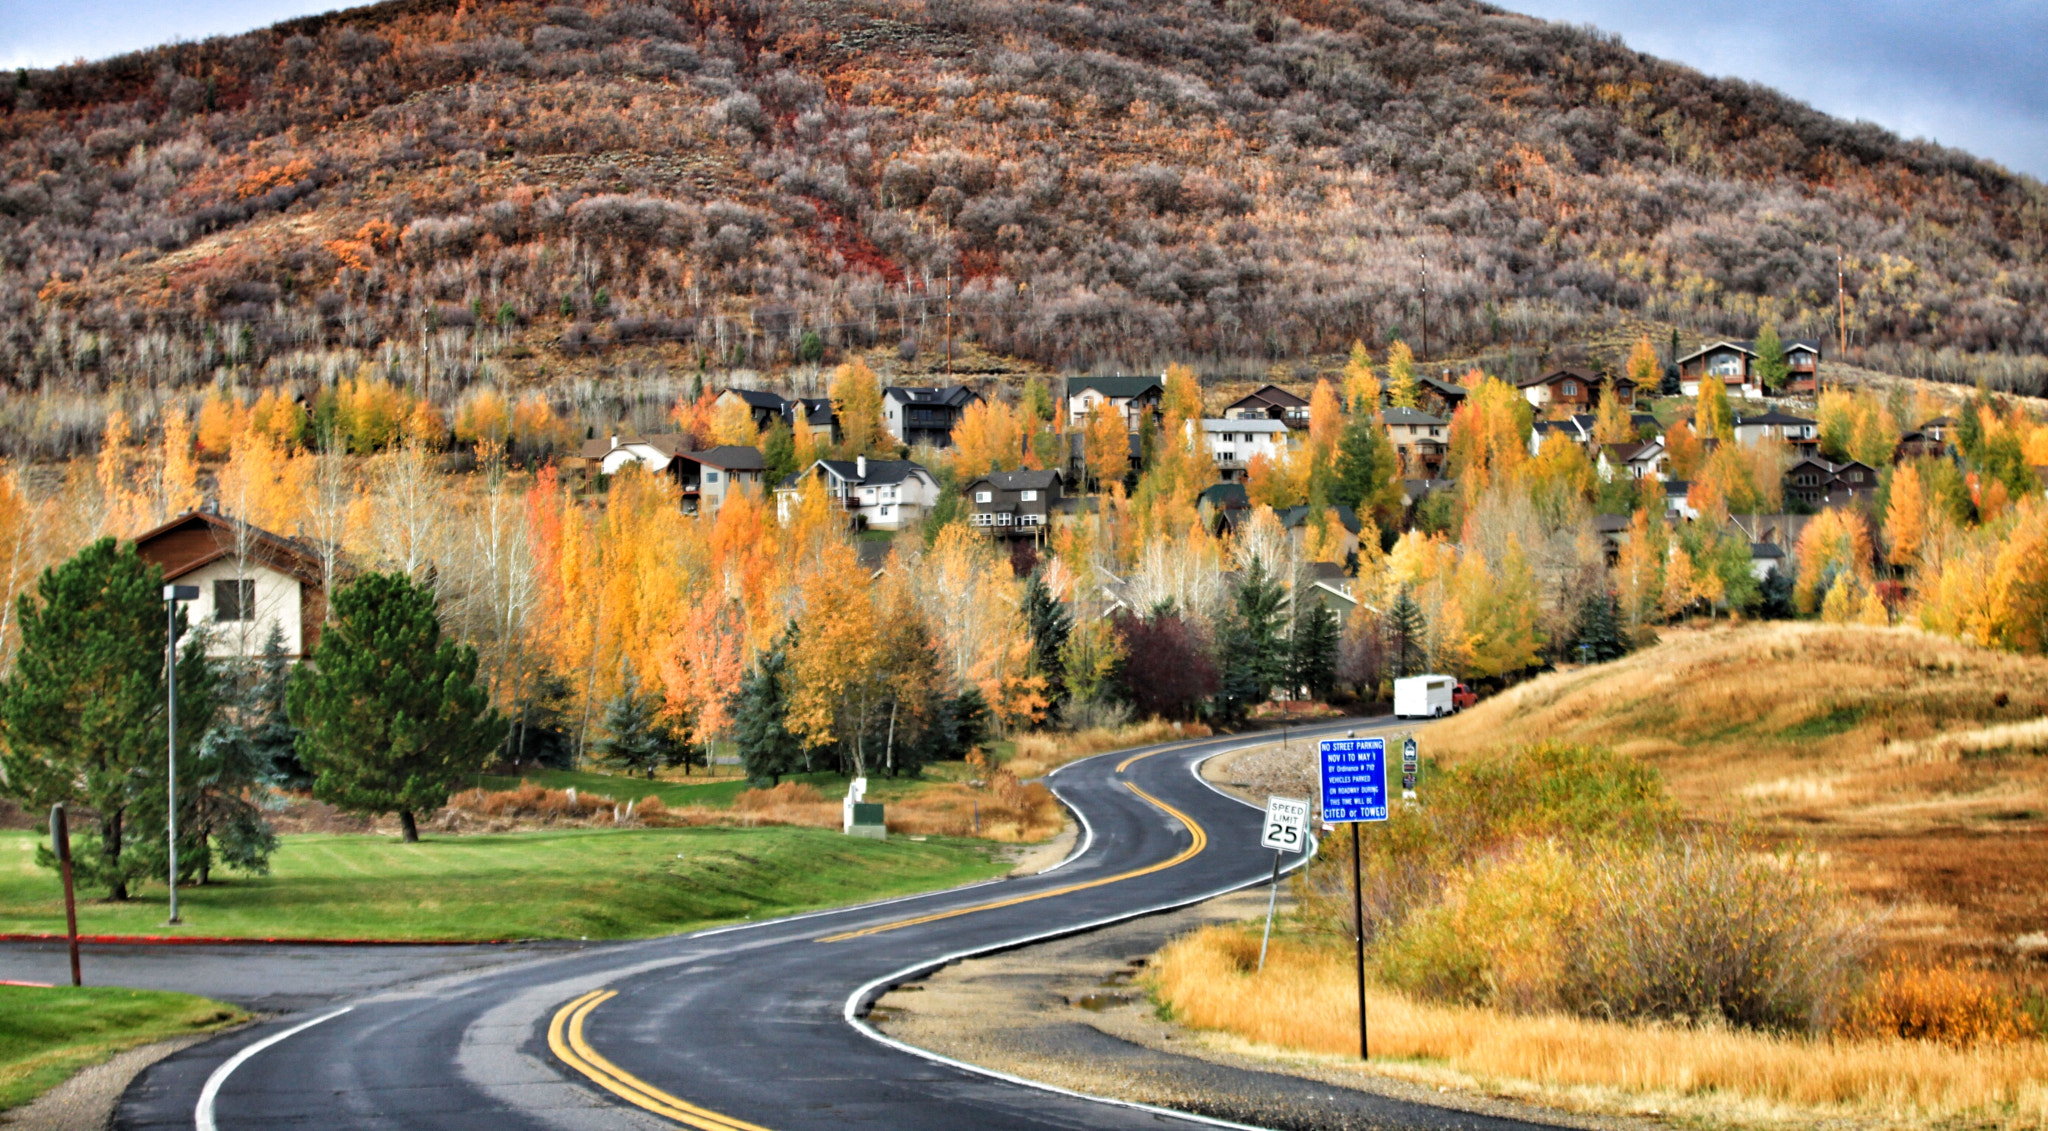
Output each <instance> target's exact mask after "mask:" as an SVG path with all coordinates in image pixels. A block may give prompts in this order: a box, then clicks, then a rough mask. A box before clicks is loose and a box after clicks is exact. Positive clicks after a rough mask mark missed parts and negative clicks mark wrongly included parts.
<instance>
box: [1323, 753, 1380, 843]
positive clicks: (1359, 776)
mask: <svg viewBox="0 0 2048 1131" xmlns="http://www.w3.org/2000/svg"><path fill="white" fill-rule="evenodd" d="M1318 752H1319V753H1320V755H1321V758H1320V759H1319V761H1320V764H1321V771H1322V773H1321V778H1322V786H1323V820H1324V821H1327V822H1329V823H1330V824H1333V825H1336V824H1343V823H1344V822H1347V821H1384V820H1386V819H1387V740H1386V739H1384V738H1326V739H1323V741H1322V742H1321V743H1320V744H1319V746H1318Z"/></svg>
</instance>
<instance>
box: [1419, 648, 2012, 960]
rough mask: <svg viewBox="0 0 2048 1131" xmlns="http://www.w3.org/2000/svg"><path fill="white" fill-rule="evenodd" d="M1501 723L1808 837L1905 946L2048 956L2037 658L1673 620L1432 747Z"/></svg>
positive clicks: (1459, 752)
mask: <svg viewBox="0 0 2048 1131" xmlns="http://www.w3.org/2000/svg"><path fill="white" fill-rule="evenodd" d="M1503 736H1520V737H1524V738H1533V737H1542V738H1555V739H1562V740H1566V741H1573V742H1590V743H1599V744H1604V745H1609V746H1612V747H1614V748H1615V749H1617V750H1620V751H1622V752H1625V753H1629V754H1633V755H1635V756H1637V757H1640V758H1642V759H1644V760H1645V761H1647V762H1649V763H1650V764H1652V765H1655V766H1657V767H1658V768H1659V769H1660V770H1662V771H1663V772H1664V774H1665V775H1666V777H1667V779H1668V781H1669V784H1670V786H1671V789H1672V791H1673V793H1674V794H1675V796H1676V797H1677V799H1678V800H1679V802H1680V803H1681V804H1682V805H1683V806H1684V808H1685V809H1686V811H1687V812H1688V813H1690V814H1693V815H1695V816H1698V817H1700V818H1702V819H1706V820H1711V821H1717V822H1731V823H1736V824H1746V825H1748V826H1750V827H1753V828H1756V829H1758V830H1760V831H1762V832H1765V833H1768V834H1772V835H1777V836H1784V837H1790V838H1801V839H1805V840H1807V841H1809V842H1811V844H1812V845H1813V846H1814V847H1815V848H1816V849H1818V850H1820V851H1822V852H1824V853H1826V854H1827V855H1828V859H1829V860H1830V862H1831V864H1832V866H1833V867H1834V869H1835V871H1836V873H1837V875H1838V876H1839V877H1840V878H1841V879H1842V880H1843V881H1844V882H1845V883H1847V884H1848V885H1849V886H1850V887H1852V888H1854V889H1856V890H1858V891H1861V892H1864V893H1866V894H1868V895H1870V896H1872V897H1874V898H1876V899H1878V900H1879V901H1881V902H1882V903H1884V904H1886V905H1888V906H1890V907H1891V908H1892V918H1891V919H1890V921H1889V922H1888V923H1887V924H1886V925H1885V928H1884V930H1885V934H1886V936H1887V937H1888V938H1889V939H1890V940H1891V941H1892V942H1893V943H1895V944H1897V945H1901V946H1905V947H1909V948H1919V947H1932V948H1939V949H1950V948H1953V949H1958V950H1962V951H1966V952H1970V953H1973V954H1975V955H1979V956H1982V957H1987V958H1991V959H1994V960H2000V961H2016V960H2024V959H2027V958H2029V957H2030V956H2031V957H2035V958H2038V957H2039V955H2040V954H2042V953H2043V952H2048V943H2043V942H2041V938H2040V936H2041V932H2042V931H2043V929H2044V928H2048V922H2044V921H2043V920H2042V918H2041V909H2042V907H2044V906H2048V836H2044V835H2043V834H2044V833H2048V756H2044V755H2048V661H2043V660H2042V659H2041V658H2039V657H2031V656H2016V655H2011V654H2008V653H2003V652H1993V651H1989V650H1986V649H1981V648H1976V647H1973V646H1970V645H1968V644H1963V643H1958V642H1956V641H1954V640H1949V639H1944V638H1941V637H1936V636H1930V635H1927V634H1924V633H1920V632H1917V631H1913V630H1910V629H1883V628H1867V627H1859V626H1847V625H1818V624H1788V623H1775V624H1760V625H1747V626H1741V627H1733V628H1717V629H1712V630H1705V631H1701V630H1685V629H1673V630H1669V631H1668V632H1667V634H1666V639H1665V640H1664V642H1662V643H1660V644H1658V645H1656V646H1655V647H1652V648H1649V649H1645V650H1644V651H1641V652H1638V653H1636V654H1634V655H1631V656H1629V657H1627V658H1625V659H1622V660H1618V661H1615V662H1613V663H1610V664H1602V665H1598V666H1595V667H1591V668H1584V669H1577V670H1571V671H1563V672H1557V673H1553V674H1550V675H1546V676H1543V677H1541V678H1539V679H1536V680H1533V681H1531V682H1529V683H1525V684H1522V685H1520V686H1518V687H1515V688H1512V689H1510V690H1509V691H1507V692H1505V693H1503V694H1502V695H1500V696H1499V697H1497V698H1494V699H1491V700H1488V701H1487V702H1484V703H1482V704H1480V705H1479V706H1478V707H1476V708H1474V709H1472V710H1470V711H1467V712H1466V713H1464V714H1463V715H1461V716H1459V717H1457V718H1455V719H1453V720H1451V721H1448V722H1445V723H1440V724H1437V725H1436V726H1434V727H1432V728H1431V729H1430V731H1429V741H1428V746H1429V749H1430V751H1431V754H1432V756H1433V757H1440V758H1446V759H1451V760H1456V759H1460V758H1468V757H1471V756H1473V755H1475V754H1477V753H1478V752H1481V751H1483V750H1486V749H1488V748H1491V747H1494V746H1497V745H1499V744H1501V743H1502V742H1503V741H1504V738H1503ZM2027 935H2032V936H2033V938H2034V946H2033V949H2032V950H2027V949H2025V948H2024V947H2023V946H2021V944H2020V943H2019V941H2018V940H2020V939H2021V938H2022V937H2023V936H2027Z"/></svg>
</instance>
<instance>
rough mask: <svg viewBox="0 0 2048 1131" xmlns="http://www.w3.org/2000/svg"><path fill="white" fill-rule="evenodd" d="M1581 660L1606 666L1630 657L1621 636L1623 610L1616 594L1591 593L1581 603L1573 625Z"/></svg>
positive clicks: (1624, 640) (1626, 643) (1626, 645)
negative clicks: (1616, 600) (1611, 662)
mask: <svg viewBox="0 0 2048 1131" xmlns="http://www.w3.org/2000/svg"><path fill="white" fill-rule="evenodd" d="M1573 636H1574V637H1575V638H1576V641H1577V648H1578V658H1579V659H1580V660H1582V661H1584V662H1586V663H1591V664H1604V663H1606V662H1607V661H1609V660H1618V659H1620V658H1621V657H1623V656H1626V655H1628V641H1627V640H1626V639H1624V638H1623V637H1622V634H1621V609H1620V606H1619V605H1618V604H1617V603H1616V602H1615V598H1614V594H1612V593H1608V592H1604V591H1601V592H1593V593H1588V594H1586V596H1585V599H1584V600H1582V601H1580V602H1579V614H1578V617H1577V619H1576V621H1575V623H1574V625H1573Z"/></svg>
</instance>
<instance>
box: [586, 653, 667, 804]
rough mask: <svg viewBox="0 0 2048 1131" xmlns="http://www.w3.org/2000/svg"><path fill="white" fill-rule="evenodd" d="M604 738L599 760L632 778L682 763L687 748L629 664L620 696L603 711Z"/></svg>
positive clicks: (598, 745)
mask: <svg viewBox="0 0 2048 1131" xmlns="http://www.w3.org/2000/svg"><path fill="white" fill-rule="evenodd" d="M604 731H605V736H604V737H603V738H602V739H599V740H598V742H597V757H598V760H599V761H601V762H603V763H604V764H605V765H607V766H615V767H617V768H619V769H622V770H624V771H626V772H627V773H629V774H637V773H645V774H646V775H647V778H648V780H649V781H652V780H654V771H656V770H658V769H661V768H662V767H664V766H673V765H676V764H678V763H679V762H681V761H682V758H683V755H684V752H685V746H684V743H683V742H682V740H681V739H680V738H679V737H678V736H677V734H676V730H675V727H674V726H673V724H671V723H670V721H669V720H668V719H665V718H663V717H662V714H661V700H660V698H659V696H656V695H652V694H646V693H643V692H642V691H641V690H640V677H639V676H638V675H637V674H635V673H634V671H633V663H632V661H631V660H628V661H626V665H625V674H624V678H622V679H621V680H620V682H619V693H618V694H617V695H615V696H613V697H612V700H611V702H610V703H607V704H606V705H605V709H604Z"/></svg>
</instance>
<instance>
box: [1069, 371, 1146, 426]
mask: <svg viewBox="0 0 2048 1131" xmlns="http://www.w3.org/2000/svg"><path fill="white" fill-rule="evenodd" d="M1165 395H1166V389H1165V387H1164V386H1162V385H1161V384H1160V383H1159V378H1157V377H1069V378H1067V420H1068V423H1070V424H1072V425H1074V426H1076V427H1078V426H1080V425H1083V424H1086V423H1088V413H1089V412H1090V411H1092V410H1094V409H1096V408H1098V407H1099V408H1101V409H1102V411H1103V412H1120V413H1123V416H1124V428H1125V430H1126V431H1130V432H1136V431H1137V430H1138V422H1139V420H1140V419H1142V418H1143V417H1144V415H1145V411H1146V410H1147V409H1151V410H1154V411H1157V410H1158V408H1159V402H1160V400H1161V399H1162V398H1163V397H1164V396H1165Z"/></svg>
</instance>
